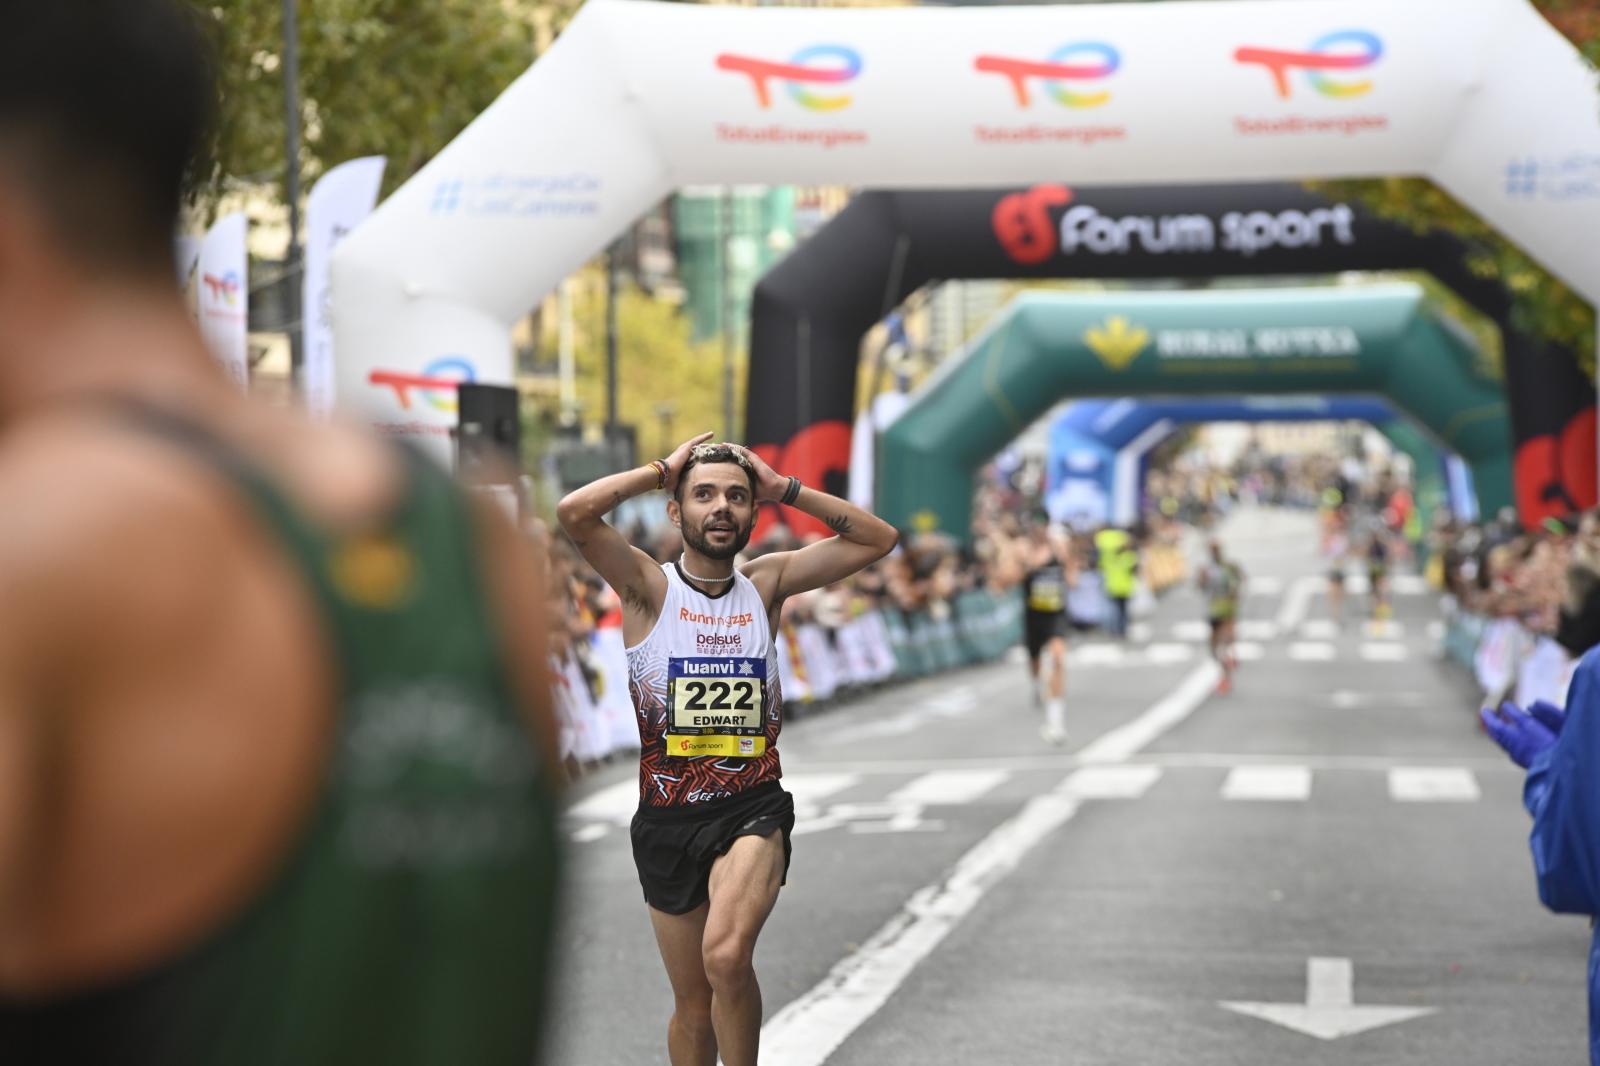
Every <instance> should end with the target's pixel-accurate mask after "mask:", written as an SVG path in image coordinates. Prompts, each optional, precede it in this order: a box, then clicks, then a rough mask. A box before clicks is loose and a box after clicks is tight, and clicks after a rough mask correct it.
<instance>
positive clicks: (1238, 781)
mask: <svg viewBox="0 0 1600 1066" xmlns="http://www.w3.org/2000/svg"><path fill="white" fill-rule="evenodd" d="M1222 798H1223V799H1225V800H1243V801H1247V802H1250V801H1261V800H1267V801H1283V800H1306V799H1310V798H1311V768H1310V767H1309V766H1236V767H1234V768H1233V769H1232V770H1230V771H1229V772H1228V777H1227V780H1225V781H1224V782H1223V783H1222Z"/></svg>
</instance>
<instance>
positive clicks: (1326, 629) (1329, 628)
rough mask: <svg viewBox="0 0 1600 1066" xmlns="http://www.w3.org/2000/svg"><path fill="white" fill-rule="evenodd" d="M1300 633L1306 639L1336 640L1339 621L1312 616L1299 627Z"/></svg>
mask: <svg viewBox="0 0 1600 1066" xmlns="http://www.w3.org/2000/svg"><path fill="white" fill-rule="evenodd" d="M1300 635H1301V636H1302V637H1305V638H1306V639H1307V640H1337V639H1338V637H1339V623H1338V622H1335V621H1333V620H1332V619H1331V618H1313V619H1311V620H1310V621H1308V622H1306V623H1305V624H1303V625H1302V626H1301V627H1300Z"/></svg>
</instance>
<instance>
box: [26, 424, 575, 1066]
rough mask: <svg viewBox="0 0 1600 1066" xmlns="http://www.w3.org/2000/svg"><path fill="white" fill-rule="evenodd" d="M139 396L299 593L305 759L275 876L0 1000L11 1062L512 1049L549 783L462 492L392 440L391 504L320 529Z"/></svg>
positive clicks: (520, 1019)
mask: <svg viewBox="0 0 1600 1066" xmlns="http://www.w3.org/2000/svg"><path fill="white" fill-rule="evenodd" d="M138 418H139V421H140V422H141V423H142V424H143V425H144V426H146V427H147V428H151V429H154V430H156V431H157V432H158V433H160V434H161V435H163V436H165V437H168V438H169V439H173V440H176V441H178V442H179V443H181V444H183V445H184V446H186V447H187V448H188V449H189V450H190V451H191V452H194V453H196V454H198V455H200V456H202V457H204V458H205V459H206V460H208V461H209V462H210V463H211V465H212V466H214V467H215V468H216V469H218V470H220V471H222V472H223V473H224V475H225V476H227V477H228V478H229V480H231V481H232V482H233V484H234V485H236V486H237V488H238V489H239V491H240V492H241V493H242V494H243V495H244V496H245V497H247V498H248V499H249V500H250V501H251V502H252V503H253V504H254V505H255V508H256V510H257V512H258V513H259V515H260V517H261V519H262V521H263V522H264V523H265V524H266V525H267V526H268V527H269V528H270V529H271V530H272V531H273V532H274V533H275V534H276V535H277V537H278V538H279V539H280V541H281V542H282V544H283V546H284V548H285V549H286V550H287V551H288V552H289V553H290V554H291V555H292V557H293V558H294V559H295V561H296V562H297V563H298V565H299V568H300V570H301V571H302V573H303V574H304V575H305V579H306V581H307V583H308V584H309V586H310V587H311V588H312V589H313V590H314V591H315V594H316V599H317V602H318V604H319V605H320V607H321V611H322V615H323V619H324V622H325V625H326V627H327V632H328V638H329V646H330V649H331V651H332V653H333V654H334V656H335V658H336V662H337V672H338V676H339V682H338V684H339V688H338V693H339V699H338V706H337V711H336V720H335V721H334V723H333V729H332V734H331V743H330V747H329V748H328V750H327V754H326V759H327V763H326V772H325V780H324V784H323V786H322V790H321V794H320V796H319V797H318V798H317V800H316V802H315V804H314V805H313V808H312V810H311V811H310V813H309V814H308V816H307V817H306V819H305V821H304V823H303V825H302V827H301V830H300V833H299V836H298V840H297V841H296V843H295V844H294V845H293V846H292V847H291V848H290V849H289V851H288V852H287V854H286V855H285V856H284V858H283V860H282V862H281V864H280V866H279V868H278V870H277V872H276V873H275V875H274V876H272V877H271V878H270V879H269V881H268V882H267V883H266V884H264V885H263V886H261V888H260V889H259V890H258V892H257V894H256V895H255V897H254V898H253V899H252V900H250V901H249V902H248V903H247V904H246V905H245V906H244V907H243V908H242V909H241V910H240V911H239V912H238V913H237V914H236V915H235V916H234V917H232V918H231V919H229V920H228V921H226V922H225V923H224V924H223V925H222V927H221V928H219V929H217V930H216V931H215V932H214V933H213V934H212V935H211V936H210V937H209V939H207V940H205V942H203V943H202V944H200V945H198V946H197V947H194V948H192V949H190V950H189V951H187V952H186V953H184V954H182V955H181V956H180V957H178V958H176V959H173V960H171V961H170V962H168V963H167V964H165V965H163V966H161V967H159V968H157V969H156V970H154V971H152V972H148V973H146V974H143V975H140V976H138V977H135V978H133V979H131V980H126V981H121V982H119V983H117V984H116V985H115V986H113V987H106V988H101V989H96V990H91V991H89V992H86V993H83V994H78V995H74V996H72V997H71V998H69V999H65V1000H57V1001H53V1002H49V1003H44V1004H38V1003H34V1004H25V1005H17V1004H10V1005H7V1004H0V1047H10V1048H13V1049H15V1048H19V1047H21V1048H29V1047H32V1048H33V1050H34V1053H33V1054H28V1053H26V1052H25V1053H24V1054H23V1055H22V1056H21V1058H19V1059H18V1060H17V1061H19V1062H23V1061H26V1062H30V1063H52V1062H74V1063H77V1062H85V1063H86V1062H104V1063H111V1062H116V1063H118V1064H119V1066H124V1064H144V1063H149V1064H152V1066H154V1064H160V1066H199V1064H215V1066H269V1064H270V1066H356V1064H361V1063H374V1064H380V1063H381V1064H382V1066H413V1064H414V1066H478V1064H496V1066H498V1064H504V1066H529V1063H531V1062H532V1061H533V1060H534V1057H535V1049H536V1047H537V1044H538V1037H539V1033H540V1030H541V1011H542V1008H543V1005H544V1001H545V993H546V982H547V980H548V975H547V969H548V966H549V956H550V951H551V935H552V925H553V910H554V905H555V898H554V897H555V888H556V883H557V876H556V875H557V859H558V847H557V837H556V801H555V796H554V792H553V789H552V787H551V782H549V781H548V780H547V779H546V774H545V772H544V770H543V765H544V764H543V763H542V762H541V760H540V759H539V758H538V754H537V752H536V750H535V748H534V743H533V741H532V739H531V734H530V732H529V730H528V729H527V727H526V726H525V724H524V718H523V715H522V712H521V710H520V709H519V706H518V701H517V700H516V699H515V698H513V696H512V692H511V688H510V685H509V683H508V680H507V676H506V670H505V663H504V659H503V655H504V649H503V648H502V645H501V643H500V638H499V634H498V632H497V628H496V626H495V625H494V623H493V622H492V621H491V618H490V611H489V606H488V604H487V602H486V597H485V591H484V587H483V578H482V573H481V571H480V568H479V566H478V563H477V560H476V558H475V551H474V546H475V544H476V543H477V538H476V537H475V535H474V530H473V526H472V519H471V515H470V513H469V512H468V510H467V507H466V503H465V500H464V499H463V496H462V494H461V492H460V490H459V489H457V488H456V486H455V485H454V484H453V483H451V482H450V481H449V479H448V478H447V477H446V476H445V475H444V474H443V473H442V472H439V471H436V470H434V469H433V468H432V466H431V465H430V464H428V463H427V462H426V461H425V460H423V459H421V458H420V457H417V456H415V455H414V454H413V453H411V452H410V451H409V450H407V451H406V454H407V455H408V459H407V481H408V486H407V491H406V493H405V496H404V500H403V502H402V503H401V504H400V506H399V507H398V508H397V509H396V510H395V511H394V512H393V513H392V516H391V520H390V521H389V522H388V523H387V524H386V526H385V528H383V529H382V530H381V531H379V532H377V533H375V534H370V535H367V536H364V537H362V538H360V539H356V540H345V541H341V540H337V539H334V538H332V537H330V536H328V535H326V534H325V533H323V532H321V531H320V530H318V529H317V528H315V527H314V526H312V525H311V524H309V523H308V522H306V521H305V520H304V519H303V518H302V517H301V516H300V515H299V514H298V513H297V511H296V509H295V508H294V507H293V506H292V505H291V504H290V502H289V501H288V500H287V499H286V498H285V497H284V496H283V495H282V494H281V493H280V492H279V491H277V489H275V488H274V487H273V485H272V484H271V482H270V481H268V480H267V479H266V478H265V477H263V476H261V474H260V473H259V472H258V471H257V470H256V469H255V468H254V467H253V466H252V465H251V464H250V463H249V462H248V461H246V460H244V459H243V458H242V457H241V456H240V455H238V454H237V453H235V452H233V451H231V450H230V449H228V448H227V447H225V446H223V445H221V444H220V443H219V442H218V441H216V440H213V439H211V438H210V437H208V436H207V435H205V434H204V433H202V432H200V431H199V430H197V429H196V428H194V427H192V426H190V425H188V424H186V423H184V422H181V421H178V420H175V419H173V418H172V417H171V416H170V415H166V414H160V413H153V412H149V411H142V412H140V414H139V416H138ZM0 1058H9V1056H8V1055H6V1054H3V1053H0Z"/></svg>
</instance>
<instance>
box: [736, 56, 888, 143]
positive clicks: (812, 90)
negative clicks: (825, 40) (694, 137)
mask: <svg viewBox="0 0 1600 1066" xmlns="http://www.w3.org/2000/svg"><path fill="white" fill-rule="evenodd" d="M716 67H717V69H718V70H721V71H726V72H728V73H730V74H740V75H743V76H744V77H746V78H748V79H749V84H750V88H751V91H752V92H753V93H754V94H755V100H756V104H757V106H758V107H760V109H761V110H763V111H767V110H770V109H772V107H773V92H772V88H773V85H774V84H775V83H776V84H778V85H781V86H782V87H783V89H784V91H785V93H786V94H787V95H788V96H789V98H790V99H791V100H792V101H794V103H795V104H797V105H798V106H799V107H801V108H803V109H804V110H806V111H814V112H821V113H824V114H828V113H832V112H836V111H843V110H844V109H845V108H848V107H849V106H850V105H851V103H852V102H853V101H854V97H853V96H852V95H851V94H850V93H848V92H843V91H838V89H837V88H836V87H842V86H844V85H846V84H848V83H849V82H852V81H854V80H855V79H856V76H857V75H859V74H860V73H861V68H862V61H861V53H860V52H858V51H856V50H855V49H854V48H850V47H847V46H845V45H842V44H814V45H810V46H808V47H805V48H802V49H800V51H798V52H796V53H795V54H794V55H793V56H791V57H790V58H789V59H788V60H773V59H768V58H766V57H763V56H749V55H739V54H737V53H733V52H723V53H721V54H719V55H718V56H717V58H716ZM830 88H833V89H834V91H828V90H829V89H830ZM717 139H718V140H719V141H724V142H730V143H735V144H752V145H805V146H812V145H815V146H819V147H822V148H835V147H838V146H841V145H860V144H866V143H867V140H868V137H867V132H866V131H865V130H860V129H818V128H812V127H793V126H785V125H782V124H780V123H777V122H774V123H772V124H770V125H759V126H748V125H742V124H737V123H731V122H719V123H717Z"/></svg>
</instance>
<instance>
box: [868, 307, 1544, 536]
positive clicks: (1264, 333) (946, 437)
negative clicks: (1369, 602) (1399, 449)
mask: <svg viewBox="0 0 1600 1066" xmlns="http://www.w3.org/2000/svg"><path fill="white" fill-rule="evenodd" d="M1212 392H1219V393H1234V394H1256V395H1260V394H1276V393H1300V394H1304V393H1367V394H1372V395H1381V396H1386V397H1388V399H1389V400H1390V402H1391V403H1392V404H1393V405H1394V406H1395V407H1396V408H1397V409H1399V410H1402V411H1405V412H1406V413H1407V414H1409V415H1411V417H1412V418H1413V419H1414V420H1415V421H1416V422H1417V424H1418V425H1420V426H1422V427H1424V428H1425V429H1426V430H1427V431H1428V432H1429V433H1430V434H1431V435H1432V436H1433V437H1434V438H1435V439H1436V440H1437V442H1438V443H1439V444H1441V445H1442V446H1444V447H1445V448H1447V449H1449V450H1451V451H1454V452H1456V453H1457V454H1458V455H1460V456H1461V457H1462V458H1463V459H1464V460H1465V461H1466V462H1467V464H1468V466H1469V467H1470V468H1471V470H1472V476H1473V480H1474V483H1475V487H1476V489H1477V493H1478V502H1479V505H1480V507H1481V509H1482V511H1483V512H1484V513H1485V514H1492V513H1494V512H1495V511H1496V510H1498V509H1499V508H1500V507H1502V506H1507V505H1509V504H1510V503H1511V498H1512V496H1511V429H1510V421H1509V416H1508V411H1507V406H1506V399H1505V392H1504V389H1503V388H1502V387H1501V384H1500V382H1499V381H1498V380H1497V379H1496V378H1494V377H1493V376H1491V375H1490V374H1489V373H1487V372H1486V370H1485V369H1484V368H1483V366H1482V360H1481V357H1480V354H1479V352H1478V350H1477V348H1476V346H1475V345H1474V344H1473V342H1472V341H1471V340H1470V339H1469V338H1468V337H1467V336H1466V334H1465V333H1464V332H1462V331H1461V330H1460V329H1459V328H1457V327H1455V326H1454V325H1453V324H1450V323H1448V322H1446V321H1444V320H1441V319H1439V318H1436V317H1435V316H1434V315H1433V314H1432V312H1430V311H1429V309H1428V307H1427V305H1426V299H1425V296H1424V294H1423V291H1422V289H1421V288H1420V287H1418V286H1416V285H1408V284H1394V285H1381V286H1368V287H1362V288H1359V289H1341V288H1320V289H1269V290H1260V289H1254V290H1212V291H1206V292H1190V293H1173V292H1117V293H1060V292H1039V291H1035V292H1028V293H1024V294H1022V295H1021V296H1019V297H1017V299H1016V300H1014V301H1012V303H1011V305H1010V306H1009V307H1008V308H1007V309H1006V311H1005V312H1004V313H1003V314H1002V315H1001V317H1000V318H999V319H998V320H997V321H995V322H994V323H993V324H991V325H990V326H989V328H988V329H986V330H985V331H984V332H983V333H982V334H981V335H980V336H979V337H978V338H977V339H976V340H975V341H974V342H973V343H972V345H971V346H969V347H968V349H967V350H966V352H964V353H963V354H961V355H959V356H957V357H955V358H952V359H951V360H949V361H948V362H947V363H946V364H945V365H944V366H943V367H941V368H940V370H939V372H938V373H937V374H936V375H935V376H934V378H933V379H932V380H930V381H929V382H928V383H927V385H925V386H924V387H923V388H922V389H921V390H920V391H919V392H918V394H917V396H916V397H915V398H914V400H913V401H912V404H911V406H910V407H908V408H907V409H906V411H905V413H904V414H902V415H901V416H900V417H899V418H898V419H896V420H895V422H894V423H893V424H892V425H890V426H889V428H888V429H887V430H885V431H884V435H883V439H882V440H881V441H880V443H879V452H878V468H879V476H878V479H877V484H878V510H879V513H881V514H882V515H883V516H884V518H886V519H887V520H888V521H890V522H893V523H894V524H895V525H896V526H898V527H900V528H902V529H917V530H941V531H943V532H946V533H949V534H951V535H953V536H957V537H962V538H964V537H966V536H967V535H968V530H969V529H970V519H971V514H970V512H971V505H972V481H973V476H974V474H975V473H976V472H977V470H978V468H979V467H981V466H982V465H983V464H984V463H985V462H987V461H988V460H989V459H990V458H991V457H992V456H993V455H994V454H995V453H996V452H998V451H999V450H1000V449H1001V448H1003V447H1004V446H1005V445H1006V444H1008V443H1009V442H1010V441H1011V440H1013V439H1014V438H1015V437H1016V436H1017V434H1019V433H1021V432H1022V430H1023V429H1025V428H1027V426H1028V425H1029V424H1030V423H1031V422H1033V421H1034V420H1035V419H1036V418H1038V417H1039V416H1040V415H1043V414H1044V413H1045V412H1046V411H1048V410H1049V409H1050V408H1051V407H1052V406H1053V405H1054V404H1055V403H1056V402H1057V401H1059V400H1061V399H1064V398H1068V397H1076V396H1153V395H1193V394H1199V393H1212Z"/></svg>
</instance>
